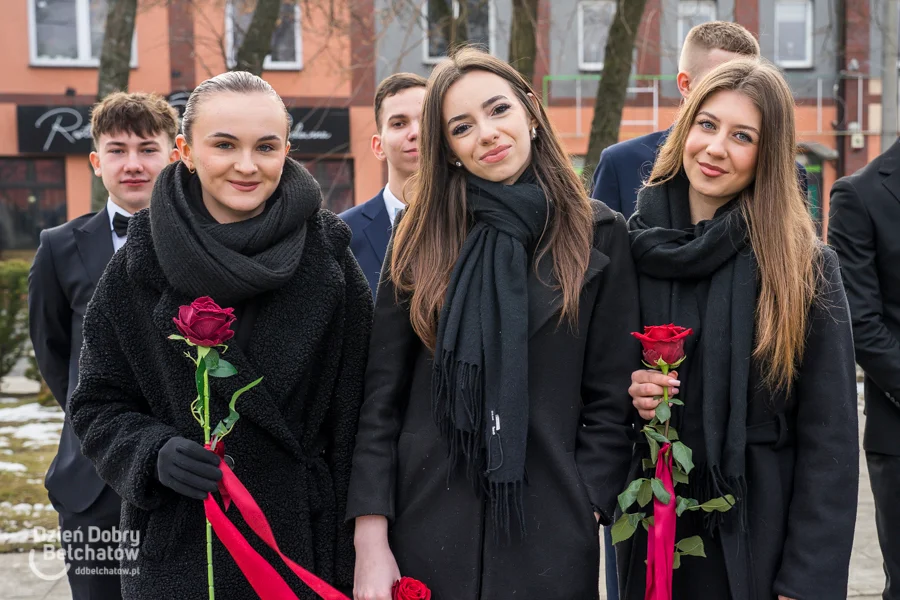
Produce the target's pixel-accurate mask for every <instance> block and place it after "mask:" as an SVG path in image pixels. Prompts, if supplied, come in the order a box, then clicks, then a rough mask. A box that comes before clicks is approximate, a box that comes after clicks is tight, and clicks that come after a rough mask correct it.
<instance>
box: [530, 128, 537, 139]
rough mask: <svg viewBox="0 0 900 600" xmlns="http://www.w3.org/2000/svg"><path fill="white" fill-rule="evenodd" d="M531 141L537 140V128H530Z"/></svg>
mask: <svg viewBox="0 0 900 600" xmlns="http://www.w3.org/2000/svg"><path fill="white" fill-rule="evenodd" d="M531 139H533V140H536V139H537V127H532V128H531Z"/></svg>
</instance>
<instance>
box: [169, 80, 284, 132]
mask: <svg viewBox="0 0 900 600" xmlns="http://www.w3.org/2000/svg"><path fill="white" fill-rule="evenodd" d="M224 92H230V93H233V94H268V95H270V96H272V97H273V98H275V99H276V100H277V101H278V103H279V104H280V105H281V107H282V108H283V109H284V114H285V117H286V119H287V126H286V128H285V132H284V135H285V138H287V137H288V135H289V134H290V130H291V115H290V113H288V110H287V107H286V106H285V105H284V101H283V100H282V99H281V96H279V95H278V93H277V92H276V91H275V89H274V88H273V87H272V86H271V85H269V83H268V82H267V81H266V80H265V79H263V78H262V77H257V76H256V75H254V74H253V73H248V72H247V71H228V72H225V73H222V74H220V75H216V76H215V77H211V78H210V79H207V80H206V81H204V82H203V83H201V84H200V85H198V86H197V87H195V88H194V91H193V92H191V95H190V97H189V98H188V101H187V104H185V106H184V117H182V119H181V129H182V132H183V133H184V139H186V140H187V142H188V143H189V144H190V143H191V130H192V128H193V126H194V119H196V118H197V110H198V108H199V106H200V103H201V102H202V101H203V99H204V98H207V97H209V96H212V95H213V94H219V93H224Z"/></svg>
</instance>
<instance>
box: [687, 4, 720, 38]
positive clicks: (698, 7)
mask: <svg viewBox="0 0 900 600" xmlns="http://www.w3.org/2000/svg"><path fill="white" fill-rule="evenodd" d="M688 7H690V9H691V10H690V11H687V10H685V9H687V8H688ZM704 7H706V8H708V9H712V13H711V16H710V19H709V20H710V21H715V20H716V19H717V18H718V16H719V7H718V6H717V5H716V2H715V0H690V1H686V0H682V1H681V2H679V3H678V38H677V39H678V44H679V45H681V43H682V40H684V38H685V36H686V35H687V34H688V31H690V29H688V30H687V31H686V30H685V29H684V26H685V20H686V19H687V18H688V17H689V16H692V15H695V14H697V13H698V12H700V10H701V9H702V8H704ZM682 11H683V12H682Z"/></svg>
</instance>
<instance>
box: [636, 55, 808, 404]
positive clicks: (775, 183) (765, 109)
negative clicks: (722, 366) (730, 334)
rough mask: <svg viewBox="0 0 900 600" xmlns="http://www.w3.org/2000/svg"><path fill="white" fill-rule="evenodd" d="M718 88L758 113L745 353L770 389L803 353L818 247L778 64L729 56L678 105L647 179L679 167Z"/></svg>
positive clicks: (745, 206) (748, 205) (785, 379)
mask: <svg viewBox="0 0 900 600" xmlns="http://www.w3.org/2000/svg"><path fill="white" fill-rule="evenodd" d="M726 90H730V91H735V92H739V93H740V94H743V95H744V96H746V97H747V98H749V99H750V100H751V101H752V102H753V104H754V105H755V106H756V108H757V109H759V112H760V115H761V116H762V131H761V132H760V136H759V149H758V159H757V163H756V175H755V178H754V181H753V183H751V184H750V185H749V186H748V187H747V188H746V189H744V191H742V192H741V194H740V210H741V212H742V213H743V215H744V217H745V218H746V220H747V224H748V227H749V231H750V245H751V246H752V248H753V253H754V255H755V257H756V261H757V263H758V277H759V283H760V289H759V299H758V301H757V304H756V346H755V348H754V352H753V355H754V357H755V358H757V359H759V360H761V361H762V362H763V363H764V364H765V365H766V367H767V368H766V369H764V372H765V373H766V376H765V383H766V384H767V385H769V387H770V388H772V389H776V388H783V389H786V390H790V387H791V385H792V382H793V380H794V378H795V376H796V374H797V368H798V365H799V364H800V362H801V360H802V358H803V351H804V346H805V342H806V328H807V320H808V311H809V308H810V306H811V305H812V302H813V300H814V298H815V293H816V292H815V290H816V283H817V280H818V277H819V274H820V271H821V264H820V263H821V261H820V258H821V256H820V255H821V249H820V247H819V245H818V242H817V240H816V231H815V227H814V225H813V222H812V218H811V217H810V214H809V208H808V206H807V203H806V200H805V198H804V197H803V194H802V192H801V190H800V185H799V184H798V182H797V167H796V164H795V159H794V157H795V152H796V147H797V146H796V139H795V125H794V98H793V95H792V94H791V88H790V87H789V86H788V84H787V82H785V80H784V78H783V77H782V75H781V72H780V71H779V70H778V68H777V67H775V66H773V65H772V64H771V63H769V62H767V61H765V60H762V59H737V60H733V61H729V62H727V63H725V64H722V65H720V66H718V67H716V68H715V69H713V71H711V72H710V73H709V74H708V75H707V76H706V77H704V78H703V79H702V80H701V81H700V83H699V85H698V86H697V88H696V89H695V90H694V91H693V92H691V95H690V96H689V97H688V99H687V101H686V102H685V104H684V106H683V107H682V109H681V112H680V113H679V115H678V120H677V121H676V123H675V125H674V127H673V129H672V133H671V134H670V135H669V138H668V140H667V141H666V143H665V144H664V145H663V147H662V148H661V149H660V152H659V156H658V158H657V159H656V164H655V165H654V166H653V172H652V173H651V174H650V183H648V184H647V185H660V184H662V183H664V182H666V181H669V180H670V179H672V178H673V177H675V176H676V175H677V174H678V173H679V172H680V171H681V169H682V167H683V160H684V147H685V143H686V141H687V137H688V134H689V132H690V130H691V128H692V127H693V126H694V122H695V120H696V119H697V114H698V112H699V111H700V110H701V108H702V106H703V103H704V102H706V100H707V98H709V97H710V96H712V95H713V94H715V93H717V92H720V91H726Z"/></svg>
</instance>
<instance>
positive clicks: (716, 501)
mask: <svg viewBox="0 0 900 600" xmlns="http://www.w3.org/2000/svg"><path fill="white" fill-rule="evenodd" d="M732 506H734V496H732V495H731V494H726V495H725V496H722V497H719V498H713V499H712V500H707V501H706V502H704V503H703V504H701V505H700V506H699V507H698V508H699V509H701V510H703V511H704V512H727V511H728V510H730V509H731V507H732Z"/></svg>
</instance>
